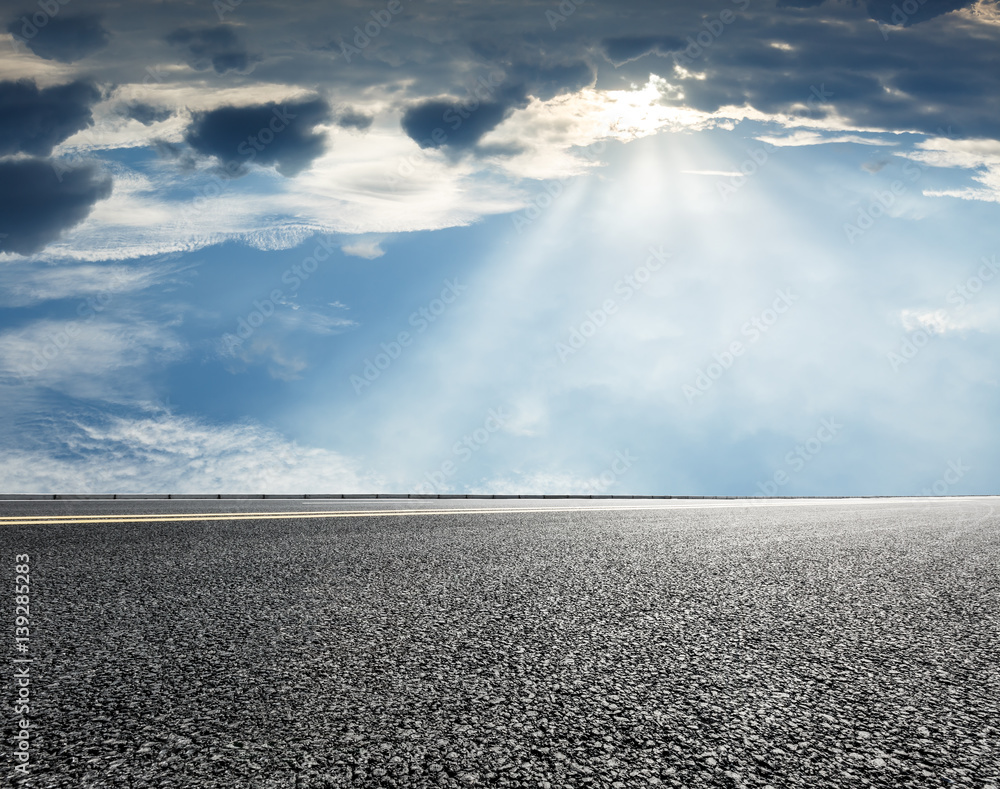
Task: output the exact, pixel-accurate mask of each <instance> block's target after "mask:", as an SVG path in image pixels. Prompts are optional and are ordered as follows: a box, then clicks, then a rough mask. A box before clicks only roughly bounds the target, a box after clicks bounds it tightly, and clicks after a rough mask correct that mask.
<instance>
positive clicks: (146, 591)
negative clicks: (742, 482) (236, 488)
mask: <svg viewBox="0 0 1000 789" xmlns="http://www.w3.org/2000/svg"><path fill="white" fill-rule="evenodd" d="M991 503H993V504H995V500H993V501H992V502H990V500H979V501H976V500H965V501H956V502H940V503H939V502H935V503H929V502H925V503H919V502H918V503H900V502H891V501H889V502H854V501H846V502H840V503H836V504H830V503H822V504H821V503H815V504H812V503H808V502H798V503H795V504H784V505H775V506H765V505H762V504H759V503H755V504H753V505H751V504H749V503H742V504H741V503H738V502H735V503H731V504H728V505H726V506H705V507H699V506H690V507H683V508H681V507H678V508H676V509H661V510H655V511H649V510H647V511H626V510H621V511H594V512H559V511H556V510H553V511H551V512H541V513H513V512H512V513H498V514H491V513H479V514H465V515H457V514H452V515H419V514H415V515H412V516H405V517H382V518H373V517H358V518H348V519H329V520H287V519H282V518H280V517H275V518H273V519H268V520H261V521H244V522H224V521H215V522H213V521H195V522H181V523H148V524H136V523H128V524H100V525H87V526H79V525H77V526H65V525H62V526H59V525H56V526H53V525H46V526H4V527H2V528H0V545H2V546H3V549H4V550H3V554H2V556H3V557H4V561H5V564H6V565H7V567H6V568H5V572H8V573H9V581H10V585H9V588H12V584H13V580H14V578H13V576H14V571H13V556H14V554H17V553H28V554H30V555H31V594H32V601H31V606H32V607H31V614H32V640H31V653H32V656H33V657H34V663H33V664H32V668H31V673H32V686H31V687H32V699H31V701H32V710H31V722H32V725H33V729H32V734H33V737H34V739H33V748H34V750H33V762H32V773H31V779H30V781H28V782H26V783H25V784H24V785H25V786H28V787H32V789H49V788H50V787H60V788H61V787H67V788H70V787H72V789H81V787H108V788H109V789H112V788H114V789H117V788H118V787H185V788H186V787H209V788H210V787H227V788H228V787H233V788H234V789H235V788H236V787H239V788H240V789H248V788H249V789H265V788H270V787H275V788H278V787H281V789H314V788H315V789H320V788H321V787H423V786H429V787H468V786H497V787H532V788H535V787H543V788H545V789H548V788H549V787H640V786H668V787H772V788H773V789H781V787H809V788H810V789H818V788H820V787H859V786H870V787H949V788H955V787H963V788H964V787H975V788H976V789H996V787H997V786H998V785H1000V750H998V741H1000V690H998V688H1000V675H998V668H997V666H998V659H1000V635H998V610H1000V605H998V597H1000V593H998V585H997V584H998V582H997V569H998V566H1000V562H998V559H1000V531H998V526H1000V507H997V508H996V510H994V509H993V507H992V506H990V504H991ZM170 506H171V507H174V509H173V510H171V511H188V512H197V511H201V512H206V511H208V510H206V509H205V507H206V504H205V502H196V503H194V504H192V505H191V506H188V505H187V504H184V505H180V504H171V505H170ZM227 506H232V505H231V504H228V505H227ZM260 506H266V507H269V508H270V507H273V506H274V503H273V502H265V503H263V504H262V505H260ZM294 506H295V508H299V509H301V508H302V503H301V502H297V503H296V504H295V505H294ZM354 506H357V505H356V504H355V505H354ZM394 506H399V505H398V503H397V504H396V505H394ZM434 506H440V503H436V504H435V505H434ZM463 506H468V505H467V504H466V503H463ZM177 507H180V508H181V509H180V510H178V509H177ZM129 508H131V509H132V511H141V510H142V509H143V505H141V504H132V505H128V506H125V505H121V506H120V507H119V510H118V511H128V510H129ZM16 511H17V512H19V513H21V514H25V513H31V512H39V511H41V510H40V509H39V508H38V507H37V506H35V507H34V508H32V506H31V505H30V504H20V505H18V508H17V510H16ZM45 511H46V512H50V513H55V512H58V513H60V514H63V513H67V512H70V511H82V508H81V507H77V508H76V509H68V508H66V507H63V508H61V509H53V508H52V507H51V505H50V507H49V509H47V510H45ZM147 511H148V507H147ZM13 512H14V510H12V509H11V508H10V507H5V508H4V510H3V511H2V514H3V515H11V514H13ZM11 630H12V627H11ZM11 638H12V636H11ZM8 651H9V648H8ZM8 676H10V673H9V672H8ZM6 687H7V691H6V693H7V695H8V697H9V699H10V700H11V701H12V700H13V689H12V685H11V681H10V680H8V681H7V683H6ZM4 706H5V707H6V708H7V710H8V711H7V714H6V715H5V716H4V741H5V743H6V745H7V747H6V748H5V749H4V752H5V756H4V759H5V761H6V763H7V765H8V766H7V770H6V773H5V781H7V782H8V784H9V782H10V781H11V778H10V776H11V775H12V772H11V769H10V765H11V763H12V760H11V757H10V751H11V744H12V742H13V736H14V732H15V728H14V727H15V725H16V723H15V721H16V716H13V714H12V710H11V704H9V703H8V701H7V700H5V701H4Z"/></svg>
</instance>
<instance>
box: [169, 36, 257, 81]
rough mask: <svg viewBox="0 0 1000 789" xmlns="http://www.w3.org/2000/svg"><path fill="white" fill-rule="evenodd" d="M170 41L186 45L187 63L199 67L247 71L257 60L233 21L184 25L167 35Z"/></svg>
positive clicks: (200, 69)
mask: <svg viewBox="0 0 1000 789" xmlns="http://www.w3.org/2000/svg"><path fill="white" fill-rule="evenodd" d="M167 43H169V44H173V45H175V46H179V47H183V48H184V50H185V51H186V52H187V53H188V56H189V57H188V64H189V65H190V66H191V68H193V69H195V70H196V71H207V70H208V69H210V68H211V69H214V70H215V73H216V74H225V73H226V72H227V71H239V72H246V71H248V70H249V68H250V66H251V65H252V64H253V63H254V62H256V58H255V57H253V56H252V55H250V53H249V52H248V51H247V49H246V47H245V46H244V45H243V44H242V43H241V42H240V39H239V37H238V36H237V35H236V31H235V29H234V28H233V27H232V26H231V25H216V26H215V27H204V28H198V29H192V28H187V27H182V28H179V29H177V30H174V31H173V32H172V33H170V34H169V35H168V36H167Z"/></svg>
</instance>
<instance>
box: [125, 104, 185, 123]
mask: <svg viewBox="0 0 1000 789" xmlns="http://www.w3.org/2000/svg"><path fill="white" fill-rule="evenodd" d="M122 113H123V114H124V115H125V117H126V118H132V120H136V121H139V123H141V124H142V125H143V126H152V125H153V124H154V123H159V122H160V121H165V120H166V119H167V118H169V117H170V116H171V115H173V114H174V113H173V110H171V109H168V108H167V107H155V106H153V105H152V104H146V103H145V102H142V101H133V102H132V103H131V104H128V105H126V106H125V107H124V108H123V110H122Z"/></svg>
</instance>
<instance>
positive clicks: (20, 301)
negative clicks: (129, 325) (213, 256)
mask: <svg viewBox="0 0 1000 789" xmlns="http://www.w3.org/2000/svg"><path fill="white" fill-rule="evenodd" d="M173 259H174V258H173V256H170V257H162V258H160V259H158V260H154V261H150V262H149V263H144V264H142V265H141V266H94V265H86V264H85V265H79V266H75V265H61V266H49V267H46V268H41V267H39V266H37V265H35V264H29V263H27V262H25V261H11V262H10V263H8V264H7V265H5V266H3V267H0V306H4V307H27V306H31V305H33V304H38V303H40V302H43V301H50V300H56V299H79V300H80V302H81V304H90V307H91V309H95V308H98V307H100V308H106V307H107V306H108V304H110V303H111V302H112V301H113V300H114V298H115V297H116V296H118V295H120V294H123V293H134V292H137V291H141V290H145V289H146V288H148V287H150V286H151V285H152V284H154V283H155V282H158V281H160V280H161V279H162V278H163V277H164V276H169V275H173V274H176V273H179V272H180V271H181V270H182V269H183V267H181V266H179V265H177V264H174V263H172V261H173ZM88 300H89V301H88ZM81 309H86V307H83V308H81Z"/></svg>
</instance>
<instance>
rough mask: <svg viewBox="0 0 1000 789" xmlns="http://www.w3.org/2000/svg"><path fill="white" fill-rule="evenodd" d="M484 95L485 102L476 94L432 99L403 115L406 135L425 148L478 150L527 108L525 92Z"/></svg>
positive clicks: (411, 108) (485, 90)
mask: <svg viewBox="0 0 1000 789" xmlns="http://www.w3.org/2000/svg"><path fill="white" fill-rule="evenodd" d="M481 93H482V94H483V95H484V96H486V97H489V98H485V99H483V100H481V99H480V98H479V97H478V96H476V95H475V93H474V92H472V93H470V94H469V95H467V96H466V97H465V98H464V99H460V100H453V99H431V100H430V101H425V102H420V103H419V104H414V105H413V106H411V107H409V108H408V109H407V110H406V112H404V113H403V119H402V126H403V131H405V132H406V134H407V136H409V137H410V138H411V139H412V140H413V141H414V142H416V143H417V145H419V146H420V147H421V148H442V147H445V146H447V147H449V148H452V149H455V150H464V149H468V148H472V147H474V146H475V145H476V143H478V142H479V140H480V138H482V137H483V136H484V135H485V134H486V133H487V132H489V131H491V130H493V129H495V128H496V127H497V126H499V125H500V123H502V122H503V120H504V119H505V118H507V117H508V116H509V115H510V114H511V113H512V112H514V110H515V109H517V108H519V107H524V106H525V105H526V104H527V98H526V97H525V96H524V93H523V91H522V90H515V91H511V90H508V91H504V92H503V93H502V94H501V93H498V92H491V91H490V90H488V89H486V88H483V90H482V91H481Z"/></svg>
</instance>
